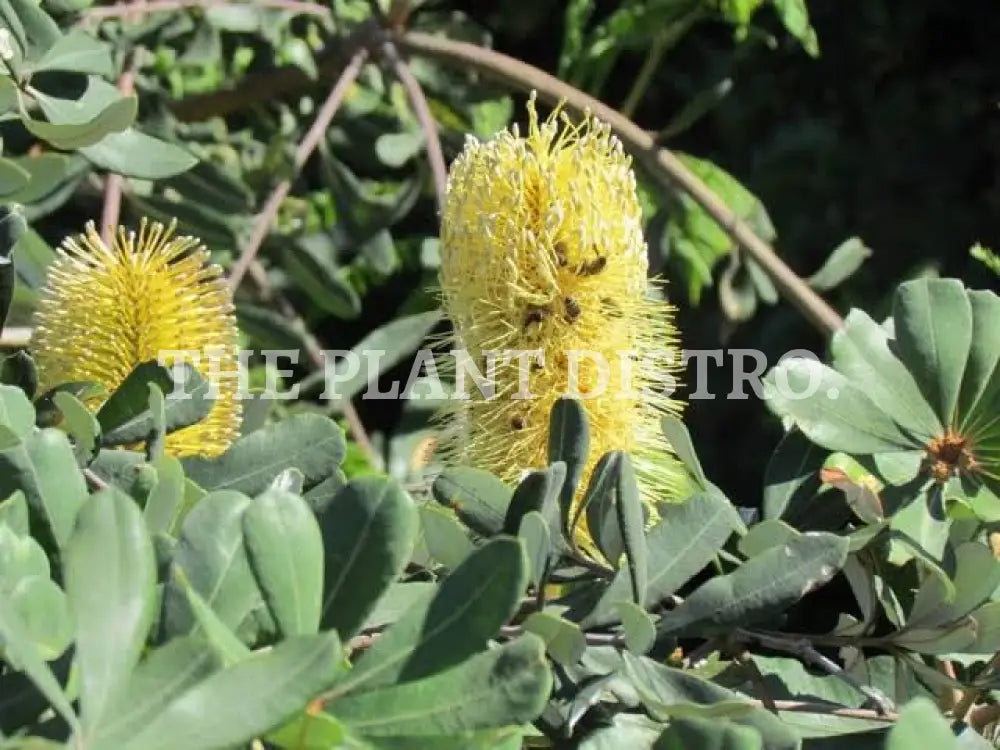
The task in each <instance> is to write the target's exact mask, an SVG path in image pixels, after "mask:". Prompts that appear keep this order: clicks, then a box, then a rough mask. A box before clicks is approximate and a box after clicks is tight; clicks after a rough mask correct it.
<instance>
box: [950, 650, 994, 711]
mask: <svg viewBox="0 0 1000 750" xmlns="http://www.w3.org/2000/svg"><path fill="white" fill-rule="evenodd" d="M998 668H1000V653H996V654H994V655H993V658H992V659H990V662H989V664H987V665H986V666H985V667H983V671H982V672H981V673H980V674H978V675H976V682H980V683H981V682H982V680H983V678H984V677H988V676H989V675H990V674H992V673H993V672H995V671H996V670H997V669H998ZM982 692H983V688H981V687H970V688H968V689H967V690H966V691H965V692H964V693H962V697H961V698H959V699H958V702H957V703H956V704H955V710H954V711H953V712H952V716H954V717H955V718H956V719H958V720H959V721H965V720H966V717H967V716H968V715H969V712H970V711H971V710H972V707H973V706H975V704H976V701H977V700H978V699H979V696H980V694H981V693H982Z"/></svg>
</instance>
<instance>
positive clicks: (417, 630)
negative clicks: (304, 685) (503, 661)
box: [331, 537, 527, 699]
mask: <svg viewBox="0 0 1000 750" xmlns="http://www.w3.org/2000/svg"><path fill="white" fill-rule="evenodd" d="M526 568H527V561H526V560H525V554H524V548H523V546H522V545H521V543H520V542H519V541H518V540H516V539H511V538H508V537H498V538H496V539H492V540H490V541H488V542H486V543H485V544H484V545H483V546H481V547H479V548H478V549H477V550H476V551H475V552H473V553H472V554H471V555H470V556H469V557H468V558H466V560H465V562H463V563H462V565H460V566H459V567H458V568H457V569H456V570H455V571H454V572H453V573H452V574H451V575H450V576H448V577H447V578H446V579H445V580H444V581H443V582H442V583H441V585H440V587H439V588H438V591H437V594H436V595H435V596H434V598H433V599H432V600H430V601H429V602H428V603H426V604H423V605H422V606H415V607H414V608H413V609H412V610H410V611H409V612H407V613H406V615H404V616H403V617H402V618H400V619H399V620H397V621H396V623H395V624H393V625H392V626H391V627H390V628H389V629H388V630H386V631H385V632H384V633H383V634H382V635H381V636H380V637H379V638H378V639H377V640H376V641H375V643H374V644H373V645H372V646H371V648H369V649H367V650H366V651H365V652H364V653H363V654H362V655H361V656H360V657H359V658H358V660H357V663H356V664H355V667H354V669H353V670H352V671H351V672H350V673H349V674H348V675H346V676H345V678H344V679H342V680H341V681H340V682H338V684H337V685H336V686H335V687H334V688H333V690H332V691H331V699H336V698H337V697H338V696H341V695H344V694H346V693H349V692H351V691H353V690H355V689H358V688H360V687H361V686H364V689H366V690H370V689H372V688H377V687H382V686H385V685H389V684H392V683H394V682H407V681H411V680H416V679H420V678H421V677H426V676H428V675H430V674H433V673H434V672H438V671H440V670H442V669H447V668H448V667H451V666H454V665H456V664H458V663H460V662H462V661H464V660H465V659H466V658H468V657H469V656H470V655H471V654H474V653H476V652H478V651H481V650H482V649H484V648H485V646H486V642H487V639H489V638H491V637H492V636H494V635H495V634H496V632H497V631H498V630H499V629H500V626H501V625H503V624H504V623H505V622H507V620H508V619H509V618H510V617H511V615H513V613H514V612H515V611H516V610H517V607H518V604H519V602H520V599H521V595H522V593H523V592H524V587H525V584H526V583H527V570H526Z"/></svg>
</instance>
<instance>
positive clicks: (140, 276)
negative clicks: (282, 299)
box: [32, 220, 241, 456]
mask: <svg viewBox="0 0 1000 750" xmlns="http://www.w3.org/2000/svg"><path fill="white" fill-rule="evenodd" d="M32 350H33V354H34V357H35V361H36V363H37V364H38V371H39V386H40V388H41V389H42V392H44V391H45V390H48V389H50V388H53V387H55V386H57V385H59V384H62V383H69V382H94V383H98V384H100V385H101V386H104V388H105V389H106V390H107V391H108V392H109V393H110V392H113V391H114V389H115V388H117V387H118V386H119V385H120V384H121V382H122V381H123V380H124V379H125V377H126V376H127V375H128V374H129V373H130V372H131V371H132V370H133V368H135V367H136V366H137V365H139V364H142V363H143V362H148V361H150V360H159V361H160V362H161V363H162V364H165V365H170V364H172V362H173V360H174V358H173V357H171V356H164V354H163V353H165V352H168V351H170V350H173V351H178V350H182V351H186V352H195V351H197V352H198V353H199V355H200V361H199V362H198V363H197V365H196V367H197V369H198V370H199V372H200V373H201V374H202V375H203V376H206V377H209V378H210V377H212V374H211V358H215V360H216V361H217V362H218V370H219V372H220V373H222V374H224V375H225V374H228V375H229V377H222V378H218V379H217V383H216V385H217V387H218V397H217V398H216V400H215V403H214V404H213V406H212V409H211V411H210V412H209V414H208V416H207V417H206V418H205V419H204V420H202V421H201V422H199V423H197V424H193V425H190V426H188V427H184V428H182V429H179V430H177V431H175V432H172V433H170V434H169V435H168V436H167V438H166V443H165V448H166V451H167V452H168V453H171V454H173V455H177V456H185V455H202V456H214V455H218V454H221V453H223V452H224V451H225V450H226V449H227V448H228V447H229V445H230V444H231V443H232V441H233V440H234V439H235V437H236V435H237V432H238V429H239V425H240V415H241V407H240V401H239V399H238V398H237V393H236V390H237V385H238V382H237V378H236V377H235V373H236V369H237V353H238V344H237V329H236V320H235V317H234V314H233V305H232V300H231V297H230V293H229V288H228V286H227V285H226V282H225V280H224V279H223V277H222V272H221V269H220V268H219V267H218V266H216V265H213V264H209V263H208V250H207V249H206V248H205V247H204V246H203V245H201V244H200V243H199V241H198V240H196V239H195V238H193V237H176V236H174V227H173V226H170V227H165V226H163V225H162V224H159V223H155V222H154V223H147V222H146V221H145V220H144V221H143V222H142V224H141V226H140V228H139V232H138V233H136V232H134V231H127V230H126V229H125V228H124V227H119V228H118V231H117V233H116V235H115V237H114V240H113V242H112V243H111V245H110V246H109V245H107V244H105V242H104V241H103V240H102V239H101V237H100V235H99V234H98V233H97V231H96V229H95V227H94V224H93V222H90V223H89V224H87V227H86V232H85V233H84V234H82V235H79V236H78V237H75V238H68V239H67V240H66V241H65V242H64V243H63V245H62V247H61V248H60V249H59V251H58V255H57V258H56V260H55V261H53V263H52V264H51V266H50V267H49V271H48V276H47V279H46V284H45V287H44V289H43V290H42V292H41V299H40V301H39V305H38V311H37V313H36V316H35V332H34V334H33V340H32ZM90 405H91V406H99V404H93V403H91V404H90Z"/></svg>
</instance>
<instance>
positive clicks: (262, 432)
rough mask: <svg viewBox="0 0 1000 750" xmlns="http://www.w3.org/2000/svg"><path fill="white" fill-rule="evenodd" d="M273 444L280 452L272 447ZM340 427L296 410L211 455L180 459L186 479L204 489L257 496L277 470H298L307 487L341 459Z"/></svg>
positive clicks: (341, 439) (332, 471)
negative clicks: (212, 457) (218, 455)
mask: <svg viewBox="0 0 1000 750" xmlns="http://www.w3.org/2000/svg"><path fill="white" fill-rule="evenodd" d="M275 445H280V446H281V451H280V452H276V451H275V450H274V446H275ZM344 450H345V446H344V432H343V430H341V429H340V427H338V426H337V423H336V422H334V421H333V420H331V419H327V418H326V417H322V416H319V415H318V414H296V415H293V416H291V417H289V418H287V419H284V420H282V421H281V422H279V423H277V424H271V425H268V426H266V427H263V428H261V429H259V430H255V431H254V432H251V433H250V434H249V435H245V436H243V437H241V438H240V439H239V440H237V441H236V442H235V443H234V444H233V445H232V447H231V448H230V449H229V450H228V451H227V452H226V453H225V454H223V455H222V456H220V457H219V458H215V459H207V458H185V459H183V460H182V461H181V463H182V464H183V465H184V471H185V473H186V474H187V476H188V478H189V479H191V480H192V481H194V482H195V483H196V484H198V485H199V486H201V487H203V488H204V489H206V490H209V491H212V490H220V489H233V490H239V491H240V492H243V493H245V494H248V495H257V494H259V493H261V492H263V491H264V490H266V489H267V487H268V486H269V485H270V484H271V481H272V480H273V479H274V478H275V477H276V476H278V474H280V473H281V472H282V471H284V470H285V469H288V468H293V467H294V468H296V469H298V470H299V471H301V472H302V476H303V478H304V486H305V487H306V488H310V487H312V486H314V485H316V484H319V482H321V481H322V480H324V479H326V478H327V477H329V476H331V475H332V474H333V473H334V472H336V471H337V468H338V467H339V466H340V462H341V461H342V460H343V458H344Z"/></svg>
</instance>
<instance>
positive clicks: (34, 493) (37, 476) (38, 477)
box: [0, 428, 87, 548]
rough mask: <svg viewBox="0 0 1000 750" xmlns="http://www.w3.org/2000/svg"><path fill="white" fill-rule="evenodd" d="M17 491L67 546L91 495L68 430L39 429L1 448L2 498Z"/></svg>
mask: <svg viewBox="0 0 1000 750" xmlns="http://www.w3.org/2000/svg"><path fill="white" fill-rule="evenodd" d="M16 490H21V491H23V492H24V496H25V499H27V501H28V507H29V508H30V509H31V513H32V516H33V517H34V518H36V519H38V520H40V521H41V523H42V524H43V528H44V529H45V533H46V534H47V535H49V536H50V537H51V539H52V540H53V541H54V542H55V543H56V544H57V545H58V546H59V547H60V548H61V547H63V546H64V545H65V544H66V541H67V540H68V539H69V535H70V532H71V531H72V530H73V524H74V523H75V522H76V514H77V512H78V511H79V509H80V506H81V505H82V504H83V501H84V499H85V498H86V497H87V486H86V483H85V482H84V479H83V475H82V474H81V473H80V470H79V469H78V468H77V464H76V458H75V457H74V455H73V448H72V446H71V445H70V443H69V438H67V437H66V433H64V432H62V431H60V430H56V429H51V428H49V429H44V430H38V431H36V432H33V433H32V434H30V435H28V436H27V437H25V438H24V439H23V440H22V441H19V442H18V443H16V444H15V445H13V446H11V447H9V448H6V449H4V450H0V497H7V496H8V495H10V494H11V493H12V492H14V491H16Z"/></svg>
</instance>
